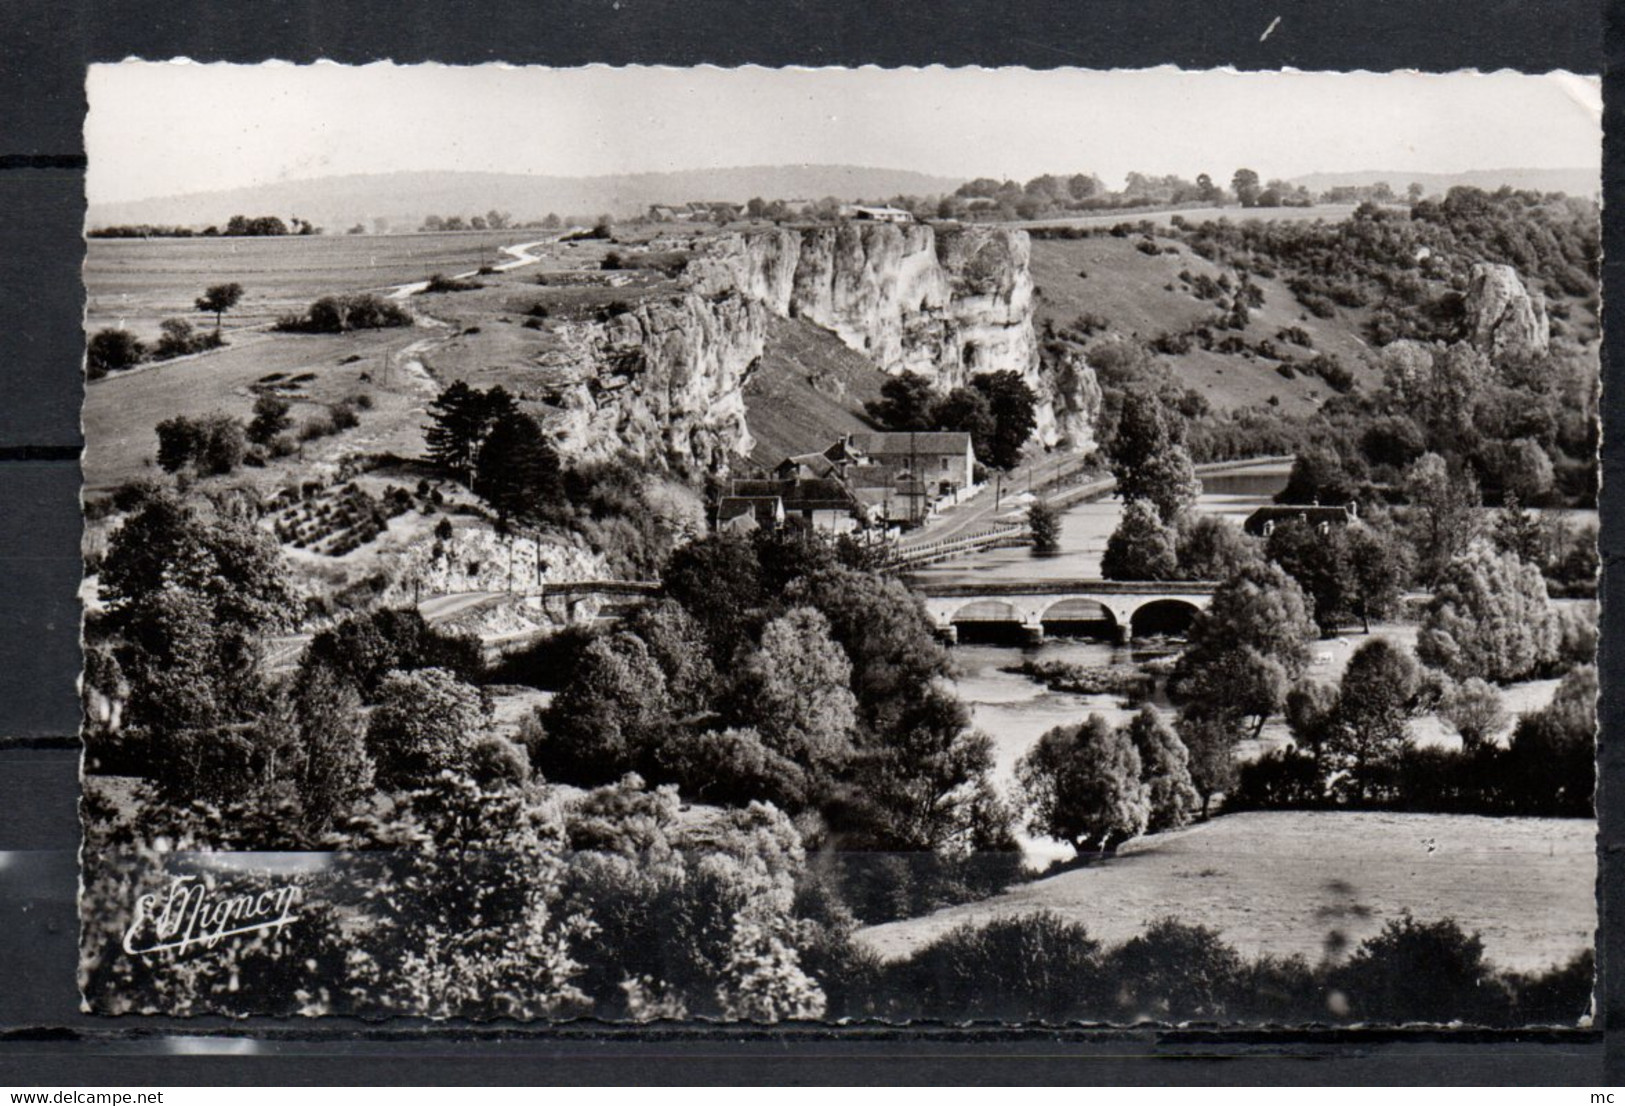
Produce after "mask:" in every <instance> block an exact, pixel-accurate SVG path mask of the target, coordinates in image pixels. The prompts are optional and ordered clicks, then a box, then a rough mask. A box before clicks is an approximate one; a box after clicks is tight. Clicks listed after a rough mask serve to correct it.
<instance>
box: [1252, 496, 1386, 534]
mask: <svg viewBox="0 0 1625 1106" xmlns="http://www.w3.org/2000/svg"><path fill="white" fill-rule="evenodd" d="M1359 517H1360V516H1359V509H1358V508H1357V507H1355V505H1354V504H1352V503H1347V504H1344V505H1343V506H1340V507H1322V506H1321V505H1320V504H1318V503H1315V504H1293V503H1281V504H1277V505H1275V506H1271V507H1260V508H1259V509H1258V510H1256V511H1254V512H1253V513H1252V514H1250V515H1248V516H1247V521H1246V522H1244V523H1242V529H1244V530H1246V531H1247V533H1249V534H1251V535H1252V536H1253V537H1255V538H1267V537H1269V536H1270V531H1272V530H1274V529H1275V527H1276V525H1277V524H1279V523H1282V522H1288V521H1291V520H1292V519H1297V520H1299V521H1301V522H1307V523H1308V524H1309V525H1310V526H1313V527H1314V528H1315V529H1316V530H1317V531H1319V532H1320V533H1322V534H1324V533H1326V531H1327V530H1329V529H1331V528H1332V527H1333V526H1347V525H1348V524H1349V523H1351V522H1354V521H1356V520H1357V519H1358V518H1359Z"/></svg>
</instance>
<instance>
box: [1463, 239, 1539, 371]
mask: <svg viewBox="0 0 1625 1106" xmlns="http://www.w3.org/2000/svg"><path fill="white" fill-rule="evenodd" d="M1465 307H1466V314H1467V334H1468V338H1469V340H1470V341H1471V342H1472V343H1473V345H1475V346H1477V347H1478V348H1479V349H1481V350H1483V351H1484V352H1485V353H1487V354H1489V355H1490V357H1491V358H1492V359H1495V360H1500V359H1501V358H1503V357H1523V356H1528V355H1530V354H1543V353H1545V352H1546V350H1547V348H1548V347H1549V346H1550V344H1551V333H1552V332H1551V325H1550V323H1549V322H1548V320H1547V318H1546V297H1545V296H1543V295H1541V294H1540V293H1539V292H1530V291H1529V290H1528V289H1527V288H1526V287H1524V283H1523V281H1522V280H1521V279H1520V278H1519V277H1518V270H1516V269H1514V268H1513V267H1512V266H1510V265H1493V264H1490V263H1488V262H1480V263H1479V264H1477V265H1474V266H1473V272H1472V277H1471V279H1470V280H1469V282H1468V285H1467V294H1466V297H1465Z"/></svg>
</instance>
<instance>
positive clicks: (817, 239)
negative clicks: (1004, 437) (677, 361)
mask: <svg viewBox="0 0 1625 1106" xmlns="http://www.w3.org/2000/svg"><path fill="white" fill-rule="evenodd" d="M1030 257H1031V245H1030V242H1029V240H1028V237H1027V234H1026V232H1025V231H1020V230H1010V229H1008V228H1003V227H955V228H947V229H939V228H936V227H931V226H925V225H921V224H906V225H895V224H888V223H862V222H853V223H842V224H838V225H835V226H822V227H811V228H806V229H803V230H799V231H790V230H783V229H778V230H771V231H750V232H744V233H738V234H727V235H719V236H717V237H716V238H713V239H711V240H709V241H708V242H706V243H704V244H703V245H702V249H701V252H700V255H699V256H698V257H697V258H696V259H695V261H693V262H691V263H690V266H689V271H688V277H689V280H690V281H691V282H692V283H693V286H694V287H695V288H696V290H699V291H705V292H715V291H720V290H724V289H730V288H732V289H738V290H740V291H741V292H743V293H744V294H745V295H747V296H749V297H751V298H752V299H756V300H759V301H761V302H762V303H764V304H767V305H768V306H769V307H770V308H771V309H772V310H773V311H774V312H776V313H778V314H781V315H787V316H790V317H794V318H801V319H805V320H807V321H808V322H812V323H815V324H817V325H818V326H821V327H824V328H825V329H827V330H829V331H831V332H832V333H834V334H835V335H836V336H838V337H839V338H840V339H841V341H842V342H844V343H845V344H846V345H847V346H849V347H850V348H852V349H854V350H857V351H858V352H860V353H862V354H863V355H864V356H866V357H867V358H869V360H870V361H872V362H873V363H874V364H875V365H876V366H877V367H878V368H880V369H882V370H883V371H885V372H888V373H893V374H896V373H902V372H915V373H919V374H920V375H922V376H925V377H928V378H929V379H931V380H933V381H935V383H936V385H937V387H938V388H939V389H940V390H942V391H948V390H949V389H951V388H954V387H957V386H958V385H961V384H964V383H965V382H966V381H967V380H969V379H970V378H971V377H972V376H975V375H977V374H979V373H990V372H998V371H1001V370H1008V371H1011V372H1015V373H1017V374H1019V375H1020V376H1022V377H1023V378H1024V379H1025V380H1027V382H1028V383H1029V384H1030V385H1032V387H1033V388H1034V390H1035V391H1036V392H1037V393H1038V395H1039V398H1040V412H1039V434H1040V435H1041V437H1042V438H1043V439H1044V441H1045V442H1046V444H1053V443H1054V442H1055V441H1057V440H1058V439H1059V438H1061V437H1063V436H1064V435H1063V432H1062V430H1061V429H1060V427H1059V426H1058V423H1057V418H1056V412H1057V411H1058V410H1059V409H1068V410H1073V409H1076V408H1077V407H1078V406H1079V402H1080V397H1078V396H1075V395H1065V396H1062V395H1059V394H1058V393H1057V391H1056V386H1055V382H1054V381H1048V380H1045V379H1043V378H1042V375H1041V373H1040V370H1039V358H1038V344H1037V338H1036V335H1035V334H1034V330H1033V282H1032V276H1031V273H1030V270H1029V261H1030ZM1084 402H1085V403H1086V400H1085V401H1084Z"/></svg>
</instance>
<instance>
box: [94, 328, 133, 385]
mask: <svg viewBox="0 0 1625 1106" xmlns="http://www.w3.org/2000/svg"><path fill="white" fill-rule="evenodd" d="M146 352H147V347H146V346H145V345H144V344H142V342H141V341H140V340H139V339H137V338H136V336H135V335H134V334H131V333H130V332H129V331H128V330H117V329H114V328H112V327H108V328H104V329H102V330H98V331H97V332H96V333H95V334H93V335H91V338H90V341H89V342H88V343H86V345H85V375H87V376H88V377H89V378H90V379H92V380H99V379H100V378H102V377H104V376H106V375H107V374H108V373H110V372H117V371H119V370H120V369H127V368H129V367H131V366H132V365H135V364H138V363H139V362H140V361H141V359H142V358H143V357H144V356H146Z"/></svg>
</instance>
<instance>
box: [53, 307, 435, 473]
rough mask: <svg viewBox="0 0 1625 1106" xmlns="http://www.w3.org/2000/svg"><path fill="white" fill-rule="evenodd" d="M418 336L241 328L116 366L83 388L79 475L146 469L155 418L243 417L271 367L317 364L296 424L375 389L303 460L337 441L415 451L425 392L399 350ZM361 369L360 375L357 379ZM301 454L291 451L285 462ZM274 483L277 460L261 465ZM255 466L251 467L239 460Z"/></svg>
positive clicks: (297, 402)
mask: <svg viewBox="0 0 1625 1106" xmlns="http://www.w3.org/2000/svg"><path fill="white" fill-rule="evenodd" d="M423 340H425V329H424V328H419V327H409V328H407V327H403V328H400V329H397V330H382V331H368V332H361V333H354V334H345V335H306V334H292V335H269V334H266V335H240V336H238V337H237V338H235V339H233V340H232V344H231V346H229V347H228V348H226V349H224V350H221V351H219V352H217V353H210V354H206V355H203V356H199V357H189V358H183V359H179V360H176V361H170V362H160V363H157V364H154V365H150V366H143V367H141V368H138V369H135V370H132V371H129V372H123V373H115V374H114V375H112V376H109V377H106V378H105V379H102V380H97V381H93V382H91V383H90V384H88V385H87V386H86V388H85V403H84V408H83V413H82V420H83V424H84V433H85V452H84V457H83V466H84V475H85V485H86V487H87V488H88V489H90V490H92V491H95V490H99V489H103V488H108V487H112V486H114V485H117V484H120V483H123V482H125V481H128V480H132V479H134V478H136V477H138V476H141V475H145V474H153V473H155V472H156V470H155V469H154V468H153V463H154V462H153V458H154V457H155V456H156V454H157V452H158V438H157V435H156V434H155V433H154V430H153V428H154V427H156V426H157V425H158V424H159V423H160V422H162V421H164V420H165V419H167V418H170V417H171V416H174V415H192V416H196V415H205V414H210V413H213V412H221V413H224V414H227V415H232V416H234V417H237V418H240V419H243V420H245V421H247V420H248V419H249V418H251V417H252V415H253V407H254V392H253V390H252V386H253V385H254V384H255V383H257V382H259V381H260V380H262V379H263V378H264V377H266V376H268V375H270V374H272V373H282V374H284V375H285V376H286V377H290V378H291V377H294V376H300V375H303V374H305V373H311V374H314V377H313V379H311V380H309V381H308V382H306V383H305V384H304V385H303V386H302V387H301V388H300V389H299V390H298V391H297V392H283V393H281V394H283V395H285V396H287V397H288V398H290V399H292V400H293V408H292V412H291V414H292V417H293V419H294V422H295V425H298V424H299V423H300V422H302V421H303V420H304V419H306V418H308V417H310V416H312V415H315V414H319V413H321V412H322V411H323V410H325V407H324V405H325V404H328V403H334V402H337V401H339V400H342V399H345V398H347V397H349V396H352V395H356V394H366V395H369V396H371V397H372V400H373V407H372V409H371V410H369V411H364V412H362V415H361V425H360V426H359V427H357V428H356V429H354V430H351V431H349V432H347V433H344V434H341V435H338V436H336V437H332V438H323V439H320V440H319V441H316V442H312V443H310V444H309V445H307V446H306V450H305V456H304V458H303V459H302V460H303V464H304V465H306V466H308V465H310V464H312V463H317V462H319V461H320V460H322V459H323V458H324V457H325V456H327V455H328V454H330V453H335V452H336V451H338V450H339V449H340V448H342V449H345V450H349V451H351V452H355V451H360V450H374V451H386V450H387V451H393V452H397V453H403V454H415V453H416V452H417V451H419V449H420V448H421V440H422V439H421V435H420V433H419V431H418V430H417V427H418V424H419V423H420V422H422V421H423V414H422V412H423V407H424V404H425V403H426V402H427V400H428V399H429V398H432V392H428V391H426V389H425V388H424V386H423V381H422V380H421V379H420V378H419V377H418V376H417V375H415V374H414V373H413V372H412V371H410V369H409V367H408V364H407V362H408V361H409V358H407V357H403V356H402V351H404V350H406V349H408V348H409V347H410V346H411V345H412V344H413V343H415V342H421V341H423ZM363 374H365V376H366V377H367V379H363ZM296 460H298V459H297V458H295V459H290V461H289V462H286V463H284V466H283V467H285V465H287V464H292V463H293V462H294V461H296ZM258 471H259V472H261V473H264V474H266V476H267V479H268V480H270V481H271V482H272V483H275V482H276V481H277V480H278V479H280V472H279V466H267V468H265V469H262V470H258ZM243 472H244V474H245V475H248V476H252V475H253V474H254V472H255V470H251V469H245V470H243Z"/></svg>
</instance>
